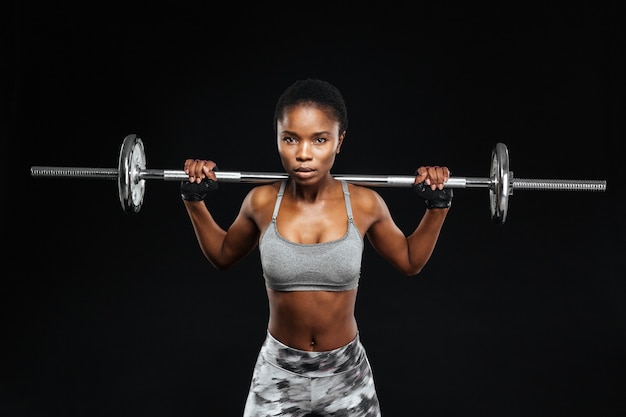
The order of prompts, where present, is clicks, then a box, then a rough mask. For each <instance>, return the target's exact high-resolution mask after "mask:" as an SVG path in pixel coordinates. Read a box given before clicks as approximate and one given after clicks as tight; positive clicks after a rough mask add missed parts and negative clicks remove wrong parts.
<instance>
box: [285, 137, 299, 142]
mask: <svg viewBox="0 0 626 417" xmlns="http://www.w3.org/2000/svg"><path fill="white" fill-rule="evenodd" d="M283 141H284V142H287V143H293V142H295V141H296V140H295V139H294V138H292V137H286V138H283Z"/></svg>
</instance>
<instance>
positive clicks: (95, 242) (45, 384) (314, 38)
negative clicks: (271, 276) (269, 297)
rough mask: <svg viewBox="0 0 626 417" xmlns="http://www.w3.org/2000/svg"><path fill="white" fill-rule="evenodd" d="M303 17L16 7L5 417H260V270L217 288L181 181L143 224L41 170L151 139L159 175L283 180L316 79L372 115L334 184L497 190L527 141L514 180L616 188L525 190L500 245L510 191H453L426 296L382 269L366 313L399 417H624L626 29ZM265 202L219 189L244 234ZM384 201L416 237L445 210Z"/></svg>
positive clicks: (244, 271) (252, 264) (368, 285)
mask: <svg viewBox="0 0 626 417" xmlns="http://www.w3.org/2000/svg"><path fill="white" fill-rule="evenodd" d="M291 6H292V7H296V5H295V4H292V5H291ZM298 7H302V10H295V9H294V10H292V11H290V12H287V10H291V9H288V8H282V7H278V6H275V5H260V6H256V7H254V8H251V7H249V6H245V5H233V6H231V5H226V6H223V8H221V9H219V8H212V7H209V6H194V7H186V6H184V5H183V4H182V3H177V4H175V5H166V6H154V5H152V4H151V5H149V6H145V7H130V6H128V4H125V5H120V6H114V5H111V4H110V3H109V4H106V5H105V4H99V5H94V4H93V3H87V2H86V3H84V4H80V5H55V4H51V3H50V4H49V3H46V4H42V5H38V4H33V3H29V2H20V1H14V2H10V3H9V4H8V5H6V6H5V9H6V11H7V13H5V14H4V17H3V18H2V19H3V23H4V26H5V28H7V30H6V31H4V33H5V34H6V35H7V36H6V40H7V42H5V45H6V46H7V48H6V51H7V53H6V54H5V57H6V59H4V60H3V61H4V62H2V68H3V70H5V71H6V73H7V75H8V76H7V77H5V78H4V79H5V80H7V83H5V85H4V86H5V88H4V93H3V96H4V97H6V98H7V100H6V101H5V102H4V104H3V106H4V108H3V110H4V111H5V114H6V115H8V118H7V119H8V123H5V124H3V126H2V135H3V137H4V139H3V145H2V170H3V175H2V177H3V180H2V193H1V195H2V210H3V215H2V240H3V243H4V245H3V249H2V253H3V259H4V262H3V264H4V272H3V284H2V295H3V301H2V307H3V312H2V319H3V322H4V323H3V335H4V337H3V343H2V344H3V346H4V348H5V349H6V350H5V354H4V355H3V357H2V359H3V360H2V371H1V372H0V413H2V414H3V415H6V416H12V417H13V416H15V417H17V416H20V417H21V416H91V417H95V416H116V417H122V416H152V417H157V416H177V417H183V416H223V417H229V416H238V415H240V414H241V410H242V407H243V403H244V400H245V396H246V394H247V389H248V384H249V383H250V376H251V372H252V368H253V365H254V362H255V359H256V355H257V353H258V349H259V347H260V345H261V343H262V341H263V338H264V336H265V329H266V320H267V303H266V298H265V291H264V286H263V279H262V276H261V270H260V265H259V261H258V254H257V252H253V254H252V255H251V256H250V257H249V258H248V259H246V260H245V261H244V262H242V263H241V264H239V265H237V266H236V267H234V268H233V269H232V270H230V271H228V272H217V271H215V270H214V269H212V267H211V266H210V265H209V263H208V262H207V261H206V260H205V259H204V258H203V256H202V254H201V253H200V250H199V248H198V246H197V243H196V240H195V237H194V235H193V231H192V229H191V226H190V222H189V220H188V218H187V217H186V214H185V211H184V208H183V205H182V203H181V202H180V199H179V196H178V184H177V183H175V182H166V181H159V180H152V181H148V183H147V185H146V194H145V198H144V202H143V206H142V208H141V211H140V212H139V213H138V214H137V215H128V214H126V213H124V212H123V210H122V209H121V206H120V203H119V201H118V190H117V185H116V182H115V181H108V180H86V179H44V178H32V177H31V176H30V174H29V171H30V167H31V166H36V165H53V166H76V167H82V166H88V167H105V168H116V167H117V162H118V161H117V160H118V155H119V147H120V145H121V143H122V140H123V139H124V137H125V136H126V135H128V134H131V133H134V134H137V135H139V136H140V137H141V138H142V140H143V141H144V144H145V147H146V156H147V163H148V168H155V169H180V168H181V167H182V163H183V161H184V159H185V158H188V157H202V158H211V159H214V160H216V161H217V162H218V164H219V166H220V169H222V170H228V171H268V172H273V171H280V170H281V167H280V162H279V159H278V156H277V153H276V151H275V145H274V137H273V130H272V115H273V106H274V103H275V100H276V99H277V97H278V95H279V94H280V92H282V90H283V89H284V88H285V87H286V86H287V85H289V84H291V83H292V82H293V81H294V80H296V79H299V78H304V77H316V78H323V79H327V80H329V81H331V82H333V83H334V84H336V85H337V86H338V87H339V88H340V89H341V90H342V91H343V93H344V95H345V99H346V101H347V103H348V107H349V117H350V127H349V133H348V137H347V139H346V142H345V145H344V147H343V150H342V153H341V154H340V155H339V158H338V160H337V165H336V168H335V172H336V173H355V174H370V173H372V174H374V173H377V174H397V175H410V174H412V173H413V172H414V170H415V168H416V167H417V166H419V165H421V164H445V165H447V166H449V167H450V168H451V170H452V171H453V175H454V176H464V177H488V176H489V164H490V154H491V150H492V148H493V146H494V145H495V144H496V143H497V142H504V143H505V144H506V145H507V147H508V149H509V152H510V163H511V170H512V171H513V173H514V175H515V177H518V178H563V179H606V180H607V184H608V185H607V190H606V192H604V193H590V192H589V193H585V192H579V193H574V192H540V191H524V190H518V191H517V192H515V193H514V194H513V195H512V196H511V197H510V207H509V212H508V218H507V221H506V223H505V224H503V225H495V224H493V223H492V222H491V219H490V214H489V197H488V192H487V190H485V189H474V190H469V189H460V190H456V191H455V198H454V204H453V209H452V211H451V212H450V215H449V217H448V220H447V223H446V225H445V227H444V229H443V231H442V234H441V239H440V242H439V245H438V247H437V249H436V251H435V253H434V255H433V257H432V259H431V261H430V263H429V264H428V266H427V267H426V269H425V270H424V271H423V273H422V274H421V275H419V276H417V277H414V278H405V277H403V276H401V275H399V273H397V272H396V271H395V270H394V269H392V267H390V266H389V265H388V264H386V263H384V262H383V261H382V259H381V258H379V257H378V255H376V254H375V253H374V252H373V251H372V250H371V248H370V247H369V246H368V247H366V254H365V260H364V264H363V270H362V278H361V286H360V293H359V299H358V305H357V311H356V314H357V319H358V321H359V324H360V331H361V337H362V341H363V343H364V344H365V346H366V348H367V350H368V354H369V357H370V361H371V363H372V366H373V369H374V374H375V377H376V382H377V387H378V392H379V396H380V400H381V404H382V408H383V414H384V415H385V416H386V417H394V416H408V415H411V416H412V415H419V416H455V417H458V416H498V417H502V416H512V417H514V416H520V417H529V416H573V415H581V416H582V415H584V416H611V417H613V416H622V415H624V414H625V413H626V397H625V395H624V393H625V392H626V391H625V390H624V388H625V386H626V384H625V382H626V378H625V376H624V375H625V371H626V360H625V359H626V268H625V261H624V248H625V241H624V236H625V232H626V227H625V221H624V209H625V203H624V175H623V171H624V162H623V160H624V159H623V155H624V145H623V140H624V93H625V92H626V89H625V88H624V73H626V72H625V71H624V70H625V66H624V42H623V41H624V29H623V24H622V22H621V20H620V19H619V16H623V15H622V14H621V13H622V12H623V10H622V7H621V6H617V2H614V3H605V6H604V7H596V8H590V7H582V6H580V7H577V8H572V7H570V8H561V9H548V8H544V9H540V10H536V9H532V10H531V9H528V10H519V9H516V10H511V11H509V12H502V11H499V12H498V13H497V15H496V17H489V15H488V14H487V12H488V11H489V10H487V9H485V10H480V9H469V8H467V9H463V8H448V9H442V8H435V7H432V6H419V5H413V6H412V7H411V8H410V9H406V10H405V9H398V8H394V7H391V5H389V7H388V8H385V9H382V8H381V9H364V8H363V7H364V6H362V5H356V4H355V5H354V6H353V7H352V8H350V7H348V6H345V10H338V9H337V6H336V5H335V6H333V5H331V6H327V8H324V6H322V5H317V4H316V5H315V9H305V6H298ZM307 7H308V6H307ZM415 8H417V10H415ZM491 11H493V10H492V9H491ZM364 14H365V16H364ZM430 62H436V63H437V64H430ZM248 189H249V185H245V184H222V185H220V189H219V192H218V193H216V194H215V195H213V196H211V199H210V201H209V204H210V205H211V207H212V209H213V210H214V213H215V215H216V216H217V218H218V219H219V220H220V221H221V222H223V225H224V226H227V225H228V224H229V222H230V221H231V220H232V219H233V218H234V216H235V215H236V213H237V209H238V207H239V204H240V203H241V199H242V198H243V196H244V195H245V193H246V191H247V190H248ZM378 191H379V192H380V193H381V194H382V195H383V196H384V197H385V198H386V199H387V202H388V204H389V206H390V209H391V210H392V213H393V214H394V217H395V218H396V220H397V223H398V224H399V225H400V226H401V227H402V228H403V229H404V230H406V232H407V233H409V232H410V231H412V230H413V228H414V227H415V226H416V225H417V223H418V222H419V219H420V217H421V215H422V213H423V210H424V207H423V203H421V202H420V201H418V200H417V198H416V197H415V196H414V195H413V194H412V193H411V191H410V190H408V189H389V188H385V189H379V190H378Z"/></svg>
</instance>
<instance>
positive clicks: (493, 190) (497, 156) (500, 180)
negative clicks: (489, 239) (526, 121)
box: [489, 142, 513, 224]
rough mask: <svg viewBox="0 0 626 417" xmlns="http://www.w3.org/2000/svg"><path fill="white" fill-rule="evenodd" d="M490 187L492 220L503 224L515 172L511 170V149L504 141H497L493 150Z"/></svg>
mask: <svg viewBox="0 0 626 417" xmlns="http://www.w3.org/2000/svg"><path fill="white" fill-rule="evenodd" d="M489 174H490V181H491V185H490V187H489V208H490V209H491V220H492V221H493V222H494V223H499V224H502V223H504V222H505V221H506V214H507V211H508V209H509V195H511V193H512V191H513V190H512V183H513V173H512V172H510V171H509V150H508V149H507V147H506V145H505V144H504V143H501V142H499V143H496V146H494V148H493V150H492V152H491V170H490V172H489Z"/></svg>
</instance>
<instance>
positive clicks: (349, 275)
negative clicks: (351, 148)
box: [181, 79, 452, 417]
mask: <svg viewBox="0 0 626 417" xmlns="http://www.w3.org/2000/svg"><path fill="white" fill-rule="evenodd" d="M274 127H275V129H276V140H277V142H276V144H277V147H278V153H279V155H280V158H281V161H282V165H283V168H284V170H285V172H286V173H287V174H288V180H284V181H277V182H274V183H271V184H264V185H258V186H255V187H253V188H252V189H251V190H250V191H249V193H248V194H247V195H246V197H245V198H244V200H243V203H242V205H241V209H240V211H239V214H238V215H237V217H236V218H235V220H234V221H233V223H232V224H231V225H230V227H229V228H228V229H226V230H224V229H223V228H222V227H220V226H219V225H218V224H217V223H216V221H215V220H214V219H213V217H212V216H211V213H210V212H209V210H208V209H207V206H206V205H205V204H204V201H203V200H204V198H205V197H206V194H207V193H208V192H209V190H211V189H214V188H215V187H214V186H215V185H217V183H216V182H215V181H217V178H216V176H215V173H214V172H213V170H214V169H215V167H216V164H215V162H213V161H210V160H198V159H188V160H186V161H185V166H184V170H185V173H186V174H188V175H189V181H183V182H182V183H181V195H182V197H183V201H184V204H185V207H186V209H187V212H188V214H189V217H190V219H191V223H192V225H193V228H194V231H195V234H196V237H197V239H198V242H199V244H200V247H201V249H202V251H203V253H204V255H205V256H206V257H207V258H208V260H209V261H210V262H211V263H212V264H213V265H214V267H215V268H217V269H219V270H225V269H227V268H228V267H230V266H232V265H234V264H235V263H237V262H238V261H240V260H241V259H242V258H244V257H245V256H246V255H248V254H249V253H250V252H251V251H252V250H254V249H255V247H256V246H257V244H258V246H259V253H260V256H261V266H262V269H263V276H264V278H265V283H266V287H267V296H268V301H269V320H268V328H267V337H266V339H265V342H264V343H263V346H262V347H261V351H260V353H259V355H258V359H257V362H256V365H255V368H254V373H253V376H252V382H251V384H250V391H249V394H248V398H247V401H246V404H245V410H244V416H255V417H259V416H270V415H271V416H278V415H280V416H305V415H320V416H331V415H341V416H344V415H349V416H380V406H379V403H378V398H377V394H376V390H375V387H374V382H373V378H372V371H371V368H370V364H369V362H368V359H367V356H366V353H365V350H364V348H363V345H362V344H361V341H360V339H359V331H358V326H357V323H356V320H355V315H354V310H355V302H356V296H357V288H358V283H359V276H360V269H361V255H362V252H363V244H364V237H365V236H367V238H368V240H369V242H370V243H371V245H372V247H373V248H374V249H375V250H376V251H377V252H378V253H379V254H380V255H381V256H382V257H383V258H385V259H386V260H387V261H389V263H390V264H391V265H393V266H394V267H395V268H397V269H398V270H399V271H400V272H402V273H404V274H406V275H415V274H418V273H419V272H420V271H421V270H422V268H423V267H424V265H425V264H426V262H427V261H428V260H429V258H430V256H431V254H432V252H433V250H434V248H435V244H436V242H437V239H438V236H439V232H440V231H441V228H442V226H443V223H444V220H445V218H446V215H447V214H448V210H449V208H450V204H451V201H452V190H450V189H447V188H446V189H444V187H443V186H444V183H445V182H446V181H447V180H448V178H449V176H450V172H449V170H448V168H446V167H439V166H422V167H420V168H418V170H417V174H416V177H415V184H416V186H415V189H416V190H417V192H418V195H420V196H422V197H423V198H424V200H425V201H426V204H427V208H428V209H427V210H426V212H425V214H424V216H423V217H422V219H421V221H420V223H419V225H418V226H417V228H416V229H415V231H414V232H413V233H412V234H410V235H408V236H406V235H405V234H404V233H403V232H402V231H401V230H400V229H399V228H398V226H397V225H396V224H395V222H394V220H393V219H392V217H391V215H390V212H389V209H388V207H387V205H386V203H385V202H384V201H383V199H382V198H381V197H380V195H379V194H378V193H377V192H375V191H374V190H372V189H370V188H367V187H363V186H358V185H355V184H348V183H345V182H342V181H339V180H336V179H335V178H334V177H333V176H332V175H331V169H332V167H333V163H334V161H335V156H336V155H337V154H338V153H339V151H340V150H341V145H342V144H343V141H344V140H345V138H346V132H347V127H348V117H347V111H346V105H345V103H344V100H343V97H342V95H341V93H340V91H339V90H338V89H337V88H336V87H335V86H333V85H332V84H330V83H328V82H326V81H322V80H315V79H306V80H299V81H296V82H295V83H294V84H292V85H291V86H289V87H288V88H287V89H286V90H285V91H284V92H283V94H282V95H281V96H280V98H279V99H278V102H277V104H276V109H275V113H274ZM205 179H206V180H205ZM203 180H204V181H203ZM212 185H213V186H212Z"/></svg>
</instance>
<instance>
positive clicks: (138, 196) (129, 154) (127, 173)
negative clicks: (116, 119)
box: [117, 135, 146, 214]
mask: <svg viewBox="0 0 626 417" xmlns="http://www.w3.org/2000/svg"><path fill="white" fill-rule="evenodd" d="M119 158H120V159H119V162H118V176H117V188H118V192H119V197H120V203H121V205H122V209H123V210H124V211H125V212H126V213H130V214H135V213H138V212H139V210H140V209H141V204H142V203H143V196H144V193H145V191H146V184H145V183H146V181H145V180H144V179H140V173H141V171H143V170H145V169H146V153H145V150H144V146H143V142H142V141H141V139H140V138H138V137H137V135H128V136H126V137H125V138H124V141H123V142H122V147H121V149H120V157H119Z"/></svg>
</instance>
